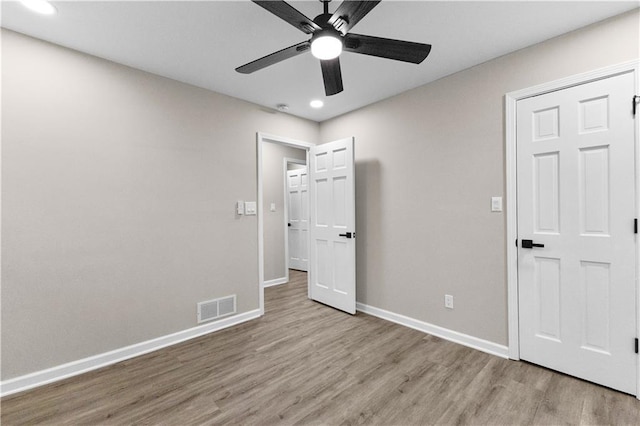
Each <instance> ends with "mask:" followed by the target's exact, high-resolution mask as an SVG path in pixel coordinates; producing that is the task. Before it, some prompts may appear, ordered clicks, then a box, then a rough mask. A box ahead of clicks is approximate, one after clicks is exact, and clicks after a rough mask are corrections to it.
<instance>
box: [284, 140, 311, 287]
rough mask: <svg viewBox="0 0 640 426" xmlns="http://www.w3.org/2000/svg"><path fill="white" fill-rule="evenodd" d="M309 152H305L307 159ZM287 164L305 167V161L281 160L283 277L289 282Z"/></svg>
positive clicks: (295, 159) (286, 158)
mask: <svg viewBox="0 0 640 426" xmlns="http://www.w3.org/2000/svg"><path fill="white" fill-rule="evenodd" d="M308 157H309V151H307V158H308ZM289 164H300V165H305V166H306V165H307V163H306V160H298V159H297V158H288V157H285V158H284V160H283V166H282V167H283V172H282V173H283V176H284V268H285V277H286V278H287V282H289V187H288V185H287V184H288V182H287V171H288V170H289V168H288V165H289ZM307 194H308V192H307Z"/></svg>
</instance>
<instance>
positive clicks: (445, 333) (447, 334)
mask: <svg viewBox="0 0 640 426" xmlns="http://www.w3.org/2000/svg"><path fill="white" fill-rule="evenodd" d="M356 309H357V310H358V311H360V312H364V313H365V314H369V315H373V316H374V317H378V318H382V319H384V320H387V321H391V322H395V323H396V324H400V325H404V326H405V327H409V328H413V329H414V330H418V331H422V332H424V333H427V334H431V335H433V336H437V337H440V338H442V339H445V340H449V341H451V342H455V343H459V344H461V345H464V346H468V347H470V348H473V349H477V350H479V351H482V352H486V353H488V354H491V355H496V356H499V357H500V358H509V348H507V347H506V346H504V345H499V344H497V343H493V342H490V341H488V340H484V339H479V338H477V337H473V336H469V335H468V334H464V333H459V332H457V331H453V330H449V329H448V328H443V327H439V326H437V325H433V324H429V323H428V322H424V321H420V320H417V319H413V318H409V317H406V316H404V315H400V314H395V313H393V312H389V311H385V310H384V309H380V308H375V307H373V306H369V305H365V304H364V303H356Z"/></svg>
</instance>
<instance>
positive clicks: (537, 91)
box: [505, 60, 640, 399]
mask: <svg viewBox="0 0 640 426" xmlns="http://www.w3.org/2000/svg"><path fill="white" fill-rule="evenodd" d="M629 72H632V73H635V76H636V79H635V80H636V87H635V91H636V94H639V91H640V60H633V61H628V62H624V63H621V64H617V65H612V66H608V67H604V68H600V69H597V70H594V71H589V72H586V73H582V74H577V75H573V76H570V77H566V78H562V79H559V80H555V81H551V82H549V83H545V84H540V85H537V86H533V87H529V88H527V89H522V90H517V91H514V92H509V93H507V94H506V95H505V145H506V146H505V161H506V195H507V295H508V328H509V358H511V359H520V349H519V346H520V342H519V335H518V315H519V313H518V249H517V247H516V246H515V240H516V239H517V238H518V220H517V217H518V215H517V190H516V188H517V186H516V164H517V161H516V118H517V114H516V112H517V110H516V108H517V102H518V101H519V100H522V99H526V98H530V97H532V96H538V95H542V94H545V93H549V92H553V91H557V90H562V89H566V88H569V87H573V86H577V85H580V84H585V83H590V82H592V81H596V80H602V79H604V78H609V77H614V76H616V75H620V74H625V73H629ZM629 103H631V100H629ZM635 139H636V141H635V143H636V215H637V217H640V205H638V203H640V173H639V170H638V166H640V120H639V119H638V118H636V136H635ZM636 252H637V260H636V262H637V263H636V271H637V272H636V316H637V319H636V327H637V330H638V333H640V281H639V280H640V278H639V277H640V271H638V269H637V268H638V267H639V265H640V238H636ZM638 358H639V359H638V369H637V370H638V377H637V383H638V388H637V390H636V397H637V398H638V399H640V357H638Z"/></svg>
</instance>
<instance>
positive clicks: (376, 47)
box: [236, 0, 431, 96]
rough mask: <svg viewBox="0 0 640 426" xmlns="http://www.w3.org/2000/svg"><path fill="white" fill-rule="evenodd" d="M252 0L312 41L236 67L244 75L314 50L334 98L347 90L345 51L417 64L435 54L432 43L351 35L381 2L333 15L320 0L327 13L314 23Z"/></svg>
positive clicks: (345, 5)
mask: <svg viewBox="0 0 640 426" xmlns="http://www.w3.org/2000/svg"><path fill="white" fill-rule="evenodd" d="M251 1H253V2H254V3H256V4H257V5H258V6H261V7H263V8H264V9H266V10H268V11H269V12H271V13H273V14H274V15H276V16H277V17H279V18H280V19H282V20H284V21H286V22H288V23H289V24H291V25H293V26H294V27H296V28H298V29H299V30H300V31H302V32H304V33H306V34H311V39H309V40H307V41H303V42H302V43H298V44H294V45H293V46H290V47H287V48H285V49H282V50H279V51H277V52H274V53H272V54H270V55H267V56H264V57H262V58H260V59H256V60H255V61H252V62H249V63H248V64H245V65H242V66H240V67H238V68H236V71H238V72H239V73H242V74H251V73H252V72H255V71H258V70H260V69H262V68H265V67H268V66H269V65H273V64H276V63H278V62H280V61H284V60H285V59H289V58H293V57H294V56H298V55H300V54H302V53H305V52H307V51H309V50H311V53H312V54H313V56H315V57H316V58H318V59H320V66H321V68H322V79H323V80H324V89H325V93H326V95H327V96H331V95H335V94H336V93H340V92H342V90H343V87H342V73H341V72H340V58H339V56H340V53H341V52H342V50H345V51H347V52H353V53H361V54H363V55H371V56H378V57H381V58H387V59H395V60H397V61H403V62H411V63H413V64H419V63H421V62H422V61H424V59H425V58H426V57H427V55H428V54H429V52H430V51H431V45H430V44H424V43H414V42H411V41H402V40H393V39H388V38H381V37H372V36H367V35H361V34H352V33H349V31H350V30H351V29H352V28H353V27H354V26H355V25H356V24H357V23H358V22H359V21H360V20H361V19H362V18H364V17H365V15H366V14H367V13H369V12H371V10H372V9H373V8H374V7H376V6H377V5H378V3H380V0H365V1H351V0H346V1H343V2H342V3H341V4H340V6H338V9H337V10H336V11H335V13H333V14H331V13H329V2H330V1H331V0H320V2H321V3H323V5H324V13H322V14H320V15H318V16H316V17H315V18H314V19H313V20H311V19H309V18H307V17H306V16H305V15H303V14H302V13H301V12H299V11H298V10H297V9H296V8H294V7H293V6H291V5H290V4H288V3H286V2H284V1H281V0H251Z"/></svg>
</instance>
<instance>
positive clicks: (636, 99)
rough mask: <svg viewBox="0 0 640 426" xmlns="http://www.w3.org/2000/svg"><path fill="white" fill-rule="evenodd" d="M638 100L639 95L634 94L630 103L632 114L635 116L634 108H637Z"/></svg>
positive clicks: (639, 98) (639, 99)
mask: <svg viewBox="0 0 640 426" xmlns="http://www.w3.org/2000/svg"><path fill="white" fill-rule="evenodd" d="M639 101H640V96H638V95H635V96H634V97H633V99H632V101H631V103H632V104H633V116H634V117H635V116H636V110H637V108H638V102H639Z"/></svg>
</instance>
